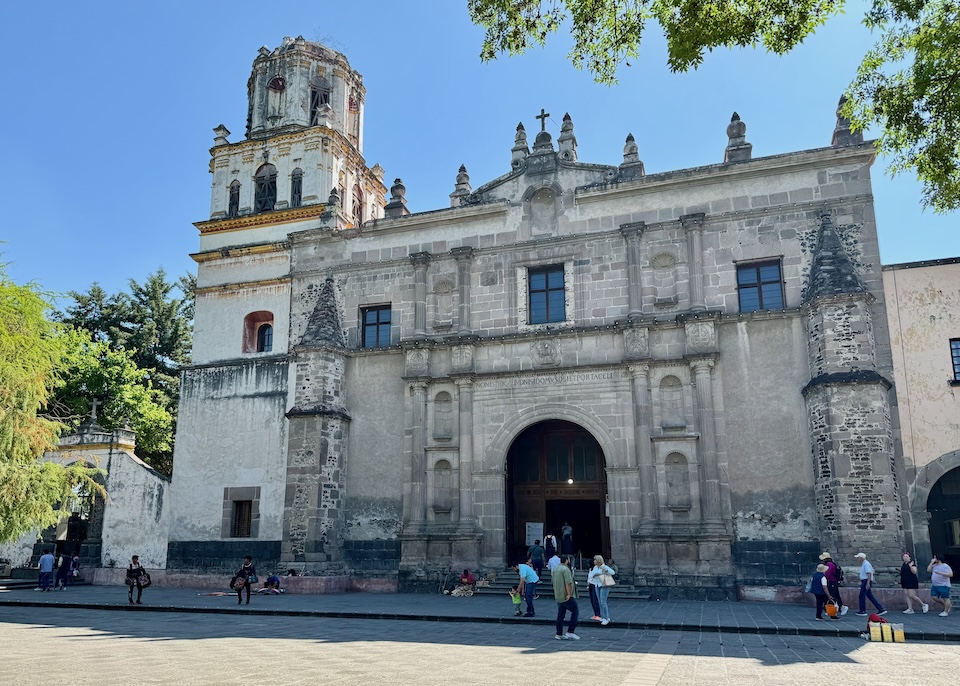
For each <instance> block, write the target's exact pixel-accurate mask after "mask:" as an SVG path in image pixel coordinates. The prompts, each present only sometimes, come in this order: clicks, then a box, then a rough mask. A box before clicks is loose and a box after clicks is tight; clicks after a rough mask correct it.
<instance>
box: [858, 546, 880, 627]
mask: <svg viewBox="0 0 960 686" xmlns="http://www.w3.org/2000/svg"><path fill="white" fill-rule="evenodd" d="M854 557H855V558H856V559H857V560H859V562H860V611H859V612H857V614H858V615H860V616H861V617H866V616H867V599H868V598H869V599H870V602H871V603H873V606H874V607H876V608H877V614H878V615H885V614H887V611H886V610H884V609H883V605H881V604H880V601H879V600H877V599H876V598H875V597H874V595H873V591H872V590H871V587H872V586H873V565H872V564H870V562H869V561H868V560H867V554H866V553H857V554H856V555H854Z"/></svg>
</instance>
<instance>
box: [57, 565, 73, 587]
mask: <svg viewBox="0 0 960 686" xmlns="http://www.w3.org/2000/svg"><path fill="white" fill-rule="evenodd" d="M71 574H73V572H71V571H70V570H69V569H67V570H63V571H59V572H57V584H56V585H57V586H60V587H62V588H66V587H67V586H69V585H70V576H71Z"/></svg>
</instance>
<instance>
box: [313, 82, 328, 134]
mask: <svg viewBox="0 0 960 686" xmlns="http://www.w3.org/2000/svg"><path fill="white" fill-rule="evenodd" d="M329 104H330V86H329V84H328V83H327V81H326V79H317V80H315V81H314V82H313V83H312V84H311V86H310V126H316V125H317V124H319V123H320V121H319V120H320V116H319V115H320V108H321V107H323V106H324V105H329Z"/></svg>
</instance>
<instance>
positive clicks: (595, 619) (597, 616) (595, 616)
mask: <svg viewBox="0 0 960 686" xmlns="http://www.w3.org/2000/svg"><path fill="white" fill-rule="evenodd" d="M590 619H592V620H593V621H595V622H599V621H600V620H601V619H602V618H601V617H600V615H594V616H593V617H591V618H590Z"/></svg>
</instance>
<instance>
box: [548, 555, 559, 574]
mask: <svg viewBox="0 0 960 686" xmlns="http://www.w3.org/2000/svg"><path fill="white" fill-rule="evenodd" d="M559 564H560V556H559V555H557V554H556V553H554V554H553V557H551V558H550V559H549V560H547V569H549V570H550V571H551V572H553V570H554V569H556V568H557V566H558V565H559Z"/></svg>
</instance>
